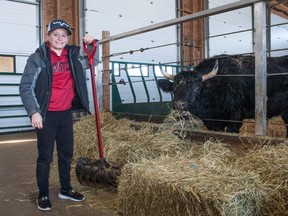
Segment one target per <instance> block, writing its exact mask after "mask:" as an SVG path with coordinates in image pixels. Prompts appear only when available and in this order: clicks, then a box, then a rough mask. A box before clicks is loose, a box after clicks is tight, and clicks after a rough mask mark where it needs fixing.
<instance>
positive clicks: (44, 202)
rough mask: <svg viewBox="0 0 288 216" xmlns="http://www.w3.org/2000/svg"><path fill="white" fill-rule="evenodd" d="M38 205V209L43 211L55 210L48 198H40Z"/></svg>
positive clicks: (37, 201)
mask: <svg viewBox="0 0 288 216" xmlns="http://www.w3.org/2000/svg"><path fill="white" fill-rule="evenodd" d="M36 203H37V207H38V209H39V210H41V211H50V210H52V208H53V207H52V204H51V202H50V199H49V197H48V196H39V197H38V198H37V200H36Z"/></svg>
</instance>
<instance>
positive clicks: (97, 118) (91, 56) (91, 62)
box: [83, 40, 104, 158]
mask: <svg viewBox="0 0 288 216" xmlns="http://www.w3.org/2000/svg"><path fill="white" fill-rule="evenodd" d="M91 44H92V45H93V51H92V52H91V53H89V52H88V50H87V46H86V44H85V43H84V42H83V50H84V52H85V54H86V55H87V57H88V59H89V65H90V73H91V82H92V92H93V101H94V110H95V121H96V128H97V138H98V146H99V156H100V158H104V154H103V142H102V134H101V128H100V113H99V108H98V98H97V88H96V82H95V66H94V55H95V53H96V49H97V45H96V40H93V42H92V43H91Z"/></svg>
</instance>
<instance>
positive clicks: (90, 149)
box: [74, 113, 193, 164]
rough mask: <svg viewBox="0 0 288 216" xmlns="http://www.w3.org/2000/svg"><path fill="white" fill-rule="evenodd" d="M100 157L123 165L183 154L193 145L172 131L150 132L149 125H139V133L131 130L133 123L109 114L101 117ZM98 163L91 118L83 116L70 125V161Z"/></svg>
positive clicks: (94, 130)
mask: <svg viewBox="0 0 288 216" xmlns="http://www.w3.org/2000/svg"><path fill="white" fill-rule="evenodd" d="M100 115H101V116H100V120H101V131H102V138H103V148H104V156H105V158H106V159H107V161H109V163H116V164H125V163H127V162H136V161H137V160H139V158H142V157H145V158H155V157H158V156H159V155H160V154H163V153H165V154H169V155H174V154H176V153H177V152H179V151H180V152H185V151H186V150H187V148H189V146H191V145H193V143H191V142H189V141H186V140H183V139H180V138H179V137H178V136H175V135H174V134H173V133H172V130H167V129H164V128H162V129H161V128H160V129H159V131H158V132H155V131H153V127H152V124H149V123H142V126H141V130H137V129H135V128H133V127H131V123H133V121H131V120H127V119H119V120H116V119H115V118H114V117H113V116H112V114H111V113H101V114H100ZM81 157H86V158H90V159H98V158H99V151H98V141H97V133H96V126H95V117H94V116H93V115H89V116H86V117H84V118H82V119H81V120H80V121H78V122H76V123H75V124H74V159H75V160H77V159H79V158H81Z"/></svg>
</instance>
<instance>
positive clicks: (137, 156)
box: [74, 1, 287, 215]
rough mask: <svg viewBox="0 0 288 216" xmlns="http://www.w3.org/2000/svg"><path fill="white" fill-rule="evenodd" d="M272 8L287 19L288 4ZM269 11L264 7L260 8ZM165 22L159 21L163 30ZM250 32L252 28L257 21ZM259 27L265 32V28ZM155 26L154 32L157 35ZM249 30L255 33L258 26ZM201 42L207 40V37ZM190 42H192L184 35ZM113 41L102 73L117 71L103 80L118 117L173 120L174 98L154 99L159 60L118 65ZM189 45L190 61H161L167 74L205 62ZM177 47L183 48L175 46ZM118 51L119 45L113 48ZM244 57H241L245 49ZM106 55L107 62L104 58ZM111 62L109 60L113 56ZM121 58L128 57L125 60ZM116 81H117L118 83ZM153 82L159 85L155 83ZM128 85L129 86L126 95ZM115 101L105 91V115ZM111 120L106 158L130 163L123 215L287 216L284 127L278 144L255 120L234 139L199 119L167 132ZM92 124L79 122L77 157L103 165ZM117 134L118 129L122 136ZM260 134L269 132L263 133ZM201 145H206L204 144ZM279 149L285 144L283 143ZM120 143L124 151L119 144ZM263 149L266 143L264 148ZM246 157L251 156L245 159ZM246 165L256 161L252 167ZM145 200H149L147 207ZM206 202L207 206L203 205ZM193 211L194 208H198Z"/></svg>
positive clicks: (123, 181)
mask: <svg viewBox="0 0 288 216" xmlns="http://www.w3.org/2000/svg"><path fill="white" fill-rule="evenodd" d="M211 2H213V1H211ZM244 2H246V3H247V4H250V3H251V4H253V2H255V3H257V2H256V1H244ZM227 3H228V2H227ZM221 4H223V3H221ZM239 5H241V6H239ZM243 5H245V3H243ZM243 5H242V3H237V4H236V3H235V4H232V5H221V6H220V8H217V5H216V6H215V7H216V9H215V10H210V11H209V10H207V11H205V12H204V13H203V14H201V13H200V14H198V13H195V12H193V13H192V12H191V11H189V10H182V11H181V12H182V14H183V15H184V14H185V15H188V14H190V15H191V16H190V17H189V16H187V21H186V20H185V19H183V23H180V25H183V26H184V25H186V24H188V23H189V21H188V20H190V18H191V20H192V21H197V20H198V16H199V17H202V16H204V17H205V16H206V15H207V16H208V15H209V13H210V12H212V13H213V11H214V12H215V11H216V13H218V12H219V13H220V11H222V12H224V11H226V10H228V11H229V10H230V9H232V8H233V7H235V8H238V7H242V6H243ZM269 5H271V7H273V8H278V10H277V11H278V12H280V14H283V13H282V12H281V11H282V9H281V8H283V7H285V5H284V4H282V3H279V2H276V1H269ZM218 6H219V5H218ZM262 6H263V5H262ZM262 6H259V5H258V7H262ZM282 6H283V7H282ZM194 7H196V6H194ZM249 8H250V7H249ZM250 9H251V8H250ZM258 9H259V8H258ZM218 10H219V11H218ZM91 11H92V9H91ZM206 12H207V13H206ZM239 13H240V12H239ZM240 14H241V13H240ZM219 15H220V14H219ZM211 18H212V17H211ZM194 19H195V20H194ZM196 19H197V20H196ZM178 21H181V20H177V21H176V22H178ZM213 21H214V22H217V21H219V20H218V19H216V20H213V19H212V21H211V22H213ZM258 21H259V20H258ZM259 22H260V26H261V25H263V23H262V24H261V22H262V21H259ZM199 23H201V22H199ZM199 23H198V24H195V23H194V24H191V25H192V26H195V25H199V26H201V25H200V24H199ZM162 24H163V25H164V24H167V25H170V24H171V23H169V22H167V23H166V22H164V23H162ZM162 24H161V23H160V26H161V25H162ZM228 24H229V23H228ZM188 25H190V24H188ZM210 25H211V24H210ZM251 26H253V24H252V22H251ZM256 26H259V23H258V24H257V25H256ZM278 26H285V22H283V23H281V22H276V23H273V24H271V28H272V29H273V28H279V27H278ZM154 27H155V26H154ZM154 27H153V26H151V30H152V29H153V28H154ZM158 27H159V26H158ZM147 28H148V30H149V29H150V27H147ZM211 28H213V25H211V26H210V31H211V30H212V29H211ZM248 29H249V28H248ZM280 29H281V28H280ZM258 30H259V29H258ZM250 31H251V32H252V27H251V29H250ZM136 32H137V31H136ZM244 32H245V30H244ZM248 32H249V31H248ZM139 34H140V33H139ZM181 34H182V33H181ZM183 34H184V33H183ZM218 34H219V35H218V36H219V37H223V38H227V37H228V36H229V34H228V36H226V35H223V32H218ZM107 35H108V38H105V37H107ZM125 35H126V34H125ZM127 35H129V34H127ZM273 35H275V34H273ZM118 37H122V35H119V36H118ZM200 37H204V35H202V36H200ZM99 38H101V37H99ZM183 38H184V39H185V37H183ZM213 38H214V39H215V38H217V34H216V35H214V37H211V39H210V42H211V43H210V49H211V46H212V48H213V44H216V43H212V40H213ZM106 39H107V40H108V41H109V34H108V33H107V32H106V33H104V34H103V40H102V42H103V43H102V47H103V52H104V51H105V52H106V53H103V70H102V71H103V72H105V71H106V72H107V71H111V69H112V75H111V77H109V79H110V78H111V80H110V81H107V80H106V79H104V80H103V87H104V88H103V90H104V89H105V88H106V90H107V87H109V86H111V87H112V88H113V87H114V90H112V93H111V96H112V97H111V98H112V100H114V102H115V101H117V100H118V104H117V103H113V102H112V107H113V108H112V110H111V111H112V113H114V114H115V115H114V117H115V116H117V115H125V116H129V117H131V116H132V119H133V118H136V117H138V118H139V116H140V117H141V118H145V119H146V120H148V121H149V119H153V118H154V117H157V116H159V117H160V118H161V119H164V118H165V117H166V114H169V112H170V111H171V107H172V106H171V102H170V101H171V99H173V95H164V94H162V93H161V91H158V90H157V89H156V93H154V95H153V96H151V95H150V94H151V91H152V89H154V87H155V79H157V78H158V77H162V75H161V73H160V69H159V65H158V63H157V64H155V62H157V61H155V62H154V63H152V64H150V63H149V64H148V63H147V62H145V63H144V64H143V63H139V64H137V62H134V61H131V62H123V61H119V59H117V60H118V61H115V62H113V61H112V62H111V64H110V62H109V61H107V60H110V59H109V58H111V59H112V57H114V56H111V53H107V50H106V49H109V48H108V47H107V43H106V42H104V41H105V40H106ZM116 39H117V35H116ZM116 39H115V37H114V39H113V36H112V40H111V41H112V42H113V40H116ZM184 39H183V41H182V42H185V43H181V44H180V46H183V49H185V50H186V51H184V52H185V53H186V55H184V57H183V59H180V60H181V65H180V66H179V65H174V64H170V63H169V61H171V62H172V61H173V60H170V59H169V60H168V61H167V59H165V58H162V59H161V62H162V63H163V62H164V67H165V69H166V70H167V71H168V72H170V73H173V74H176V73H177V72H179V71H180V70H182V68H185V69H186V68H187V70H189V69H190V68H191V66H193V65H195V63H193V61H194V59H197V58H199V59H198V60H197V61H199V60H200V58H203V57H204V56H202V57H201V55H198V56H197V57H196V58H195V56H194V58H193V60H191V59H190V56H189V57H187V56H188V54H189V55H191V56H193V54H194V55H195V53H193V52H192V53H191V51H187V50H189V49H191V47H192V48H196V47H200V45H199V44H198V43H197V42H199V41H198V39H197V42H196V41H194V40H193V38H192V39H191V38H188V39H186V40H184ZM280 39H281V37H280ZM117 40H118V39H117ZM120 41H121V40H120ZM228 41H229V40H228ZM232 41H233V40H232ZM236 41H237V40H236ZM275 41H276V40H272V42H273V43H274V42H275ZM234 42H235V41H234ZM225 43H227V42H226V40H225V39H223V43H222V45H223V44H225ZM273 43H272V44H273ZM193 44H194V47H193ZM227 44H228V43H227ZM240 44H241V43H240ZM178 45H179V44H177V45H176V46H178ZM258 45H259V44H258ZM105 46H106V49H105ZM109 46H110V45H109ZM266 46H267V44H266ZM111 47H113V44H112V46H111ZM144 47H145V46H144ZM163 47H165V46H163ZM187 47H188V49H187ZM276 47H277V46H276ZM148 48H149V49H150V50H152V47H149V46H148ZM148 48H147V49H146V50H145V49H143V48H139V51H138V52H139V53H142V51H143V53H145V52H146V51H147V50H149V49H148ZM156 48H157V47H156ZM156 48H155V49H156ZM237 48H242V47H241V45H239V46H237ZM274 48H275V47H274ZM282 48H283V47H280V48H278V49H277V48H276V49H275V50H274V51H272V49H268V50H269V51H270V52H272V54H273V53H278V54H279V53H280V54H281V53H284V54H285V49H282ZM202 49H203V47H202ZM212 50H213V49H212ZM214 50H215V49H214ZM216 50H217V49H216ZM222 51H223V50H222ZM225 51H227V50H225ZM250 51H251V50H249V51H247V53H248V54H250V53H249V52H250ZM258 51H259V50H258ZM262 51H263V47H262ZM262 51H260V52H262ZM240 52H242V49H241V51H240ZM125 53H127V54H128V55H132V56H133V55H134V54H135V53H137V49H135V50H134V49H129V50H128V51H127V52H125ZM131 53H134V54H131ZM164 53H165V52H164ZM208 53H209V52H208ZM116 54H117V55H115V54H113V55H115V56H121V53H116ZM118 54H119V55H118ZM127 54H126V55H127ZM160 54H161V55H159V54H158V56H164V55H163V52H160ZM214 54H217V52H210V53H209V54H207V56H206V55H205V57H211V56H212V55H214ZM229 54H233V53H229ZM255 54H256V53H255ZM281 55H282V54H281ZM105 56H106V58H104V57H105ZM107 56H108V57H109V58H107ZM119 58H120V59H121V57H119ZM140 59H141V57H140ZM180 60H179V59H176V60H174V61H175V62H172V63H176V62H177V63H178V61H180ZM191 61H192V62H191ZM260 62H261V60H260ZM104 64H106V66H104ZM110 65H111V66H110ZM108 66H109V67H108ZM144 68H148V69H144ZM131 70H132V71H133V72H132V74H133V73H135V70H136V75H137V74H138V75H139V74H140V75H141V76H138V77H137V76H133V75H131V74H130V73H129V72H130V71H131ZM260 70H261V69H260ZM145 71H149V76H147V75H146V72H145ZM150 71H151V73H152V74H153V73H154V74H155V75H151V77H150ZM115 72H116V73H115ZM143 72H144V73H143ZM123 73H124V74H125V75H126V76H125V77H124V78H123V77H122V74H123ZM142 73H143V74H142ZM105 75H106V74H105ZM113 76H114V79H115V81H114V80H113ZM103 78H105V77H103ZM106 78H107V77H106ZM122 79H123V80H122ZM139 79H140V80H139ZM150 79H151V80H152V81H150ZM150 82H151V83H153V82H154V84H152V85H150ZM124 83H126V86H124ZM137 83H141V85H142V86H143V88H140V87H139V86H137V85H135V84H137ZM145 83H146V87H145ZM101 85H102V84H101ZM101 85H100V86H101ZM119 86H120V87H119ZM127 86H129V87H130V89H131V90H130V94H127V95H126V97H123V92H124V93H125V89H124V91H123V88H125V87H127ZM121 87H123V88H122V89H120V88H121ZM115 89H116V90H115ZM141 89H142V90H141ZM143 89H144V90H143ZM115 91H116V96H114V95H113V94H115ZM117 91H118V93H117ZM157 93H158V94H157ZM140 94H141V95H140ZM143 95H144V96H143ZM145 95H146V97H145ZM109 96H110V93H107V92H106V91H105V90H104V101H103V106H104V109H107V110H110V102H109V101H107V98H109ZM115 98H116V99H115ZM143 98H144V99H143ZM131 101H132V103H131ZM154 101H160V103H159V104H158V105H157V103H155V104H152V103H153V102H154ZM123 102H124V103H123ZM141 102H142V104H141ZM161 102H162V103H161ZM163 102H164V106H163ZM147 104H148V105H147ZM151 104H152V105H156V106H155V107H156V108H155V107H154V108H151ZM161 104H162V105H161ZM117 106H118V107H117ZM161 106H162V107H161ZM107 107H108V108H107ZM143 107H145V108H143ZM158 108H159V110H160V111H162V113H161V112H160V113H156V114H157V115H154V114H155V113H154V112H155V111H156V110H157V109H158ZM127 110H128V111H127ZM137 110H139V111H140V112H135V111H137ZM147 110H148V112H147ZM163 110H164V111H165V110H166V112H164V113H163ZM105 114H107V113H104V116H101V119H102V120H103V121H104V123H103V125H102V128H103V134H104V137H103V138H104V144H105V154H106V155H107V160H108V161H109V162H112V163H114V162H115V163H116V164H118V163H120V164H122V165H123V167H122V170H123V173H122V175H121V177H120V178H119V188H118V192H117V197H118V198H119V199H118V201H116V203H117V205H118V211H119V212H120V214H123V215H174V214H175V215H179V214H180V215H185V214H186V215H189V214H190V215H197V214H198V215H201V214H204V215H209V214H210V215H219V214H222V215H241V213H243V215H265V214H268V213H269V214H270V215H281V214H284V215H285V214H286V212H287V204H286V203H287V198H285V196H286V197H287V180H286V179H287V171H286V170H287V165H286V164H287V155H285V152H287V148H286V145H285V143H286V139H281V138H280V139H279V138H278V137H280V136H282V135H279V134H278V135H277V133H281V134H283V133H285V129H284V132H279V131H278V129H276V131H277V133H276V137H277V139H273V138H272V139H271V138H270V137H266V136H265V137H262V136H254V133H255V124H254V123H255V120H247V122H249V126H246V127H244V129H243V131H244V132H243V134H242V135H243V136H242V135H241V134H240V135H235V134H228V133H215V132H213V131H207V130H205V128H204V127H202V126H200V129H201V130H199V127H198V124H200V125H201V121H200V120H197V122H194V120H189V121H187V120H186V121H185V122H183V121H177V122H174V121H172V122H171V120H167V127H168V130H167V128H165V129H164V128H163V127H164V126H165V125H166V124H165V123H164V124H160V125H158V124H157V125H156V124H152V125H151V124H148V125H146V124H144V123H142V124H140V125H139V124H138V123H137V122H134V121H132V122H130V121H128V120H127V119H118V118H117V120H116V119H114V117H111V116H109V115H107V116H105ZM129 114H130V115H129ZM141 118H140V120H141ZM180 118H181V117H180ZM130 119H131V118H130ZM86 120H87V121H88V122H89V121H90V123H87V122H86V123H85V121H86ZM157 120H158V119H157ZM173 120H174V117H173ZM265 120H266V118H265ZM105 121H106V122H105ZM191 121H192V122H193V125H196V128H193V126H191ZM245 121H246V120H245ZM265 122H266V121H263V122H261V125H260V128H261V126H262V125H263V124H262V123H264V128H265ZM279 122H280V126H281V127H283V122H282V121H281V120H280V121H279ZM78 123H79V124H78ZM187 123H188V124H187ZM258 123H259V121H258ZM93 124H94V123H93V121H92V122H91V120H89V119H86V117H82V118H81V120H80V121H79V122H76V123H75V129H76V132H75V141H76V143H75V144H76V148H75V159H77V158H78V157H83V156H84V157H89V158H94V159H97V157H98V152H97V148H96V144H95V143H96V140H94V138H93V137H94V135H95V128H93ZM143 124H144V125H143ZM256 124H257V122H256ZM275 125H276V126H277V125H278V123H276V124H275V123H274V124H272V127H274V128H275ZM171 126H172V128H171ZM119 128H120V129H123V131H121V130H119ZM179 128H180V129H179ZM268 128H269V124H268ZM188 129H189V130H188ZM203 129H204V130H203ZM106 130H107V131H106ZM115 131H117V133H116V132H115ZM260 131H262V129H261V130H260ZM274 131H275V130H274ZM79 132H86V133H87V134H81V133H80V134H79ZM256 132H257V130H256ZM262 132H263V131H262ZM106 133H107V135H106ZM118 133H119V134H118ZM247 133H249V134H251V135H252V136H251V137H250V136H247ZM257 133H259V132H257ZM264 133H265V132H264ZM267 133H268V134H269V136H270V134H273V132H272V133H271V132H267ZM175 134H176V136H175ZM260 134H261V132H260ZM271 136H272V135H271ZM179 137H180V139H179ZM283 137H285V135H283ZM183 138H185V139H183ZM210 138H212V140H210ZM83 139H84V140H83ZM109 139H111V140H109ZM199 140H200V142H198V141H199ZM219 140H220V141H219ZM238 143H240V144H238ZM279 143H281V144H280V145H278V144H279ZM282 143H284V145H282ZM79 144H80V145H79ZM115 144H119V145H117V146H115ZM255 144H260V145H259V146H256V147H259V148H255V149H254V146H255ZM262 144H265V146H263V148H262ZM266 144H269V145H266ZM270 144H277V145H270ZM78 145H79V146H78ZM82 145H84V146H82ZM235 146H236V147H235ZM266 146H268V147H266ZM252 147H253V148H252ZM265 147H266V148H265ZM146 148H147V149H146ZM87 149H88V150H87ZM250 149H252V151H250ZM235 153H237V156H236V155H235ZM243 153H244V154H245V156H244V157H243V156H242V154H243ZM238 154H240V155H241V156H242V157H239V156H238ZM252 159H253V160H252ZM247 161H249V163H248V162H247ZM250 161H251V162H250ZM257 162H258V163H257ZM261 162H262V163H261ZM170 163H171V164H170ZM251 164H253V165H255V167H254V166H251ZM263 164H264V165H263ZM187 165H188V166H187ZM275 170H276V171H275ZM168 171H169V172H168ZM139 173H142V175H139ZM155 173H157V175H155ZM219 175H221V177H222V178H219ZM263 176H265V177H267V176H269V177H271V179H270V178H269V179H268V178H265V177H263ZM74 177H75V176H74ZM247 179H248V180H249V181H248V180H247ZM75 180H76V178H75ZM221 180H222V181H221ZM226 181H227V187H226V185H224V183H223V182H226ZM175 182H177V183H175ZM202 182H205V183H206V185H207V186H206V187H205V186H203V185H202ZM263 182H265V184H263ZM131 183H134V184H131ZM214 183H216V185H217V186H219V187H223V188H224V189H225V190H219V188H217V187H214V186H215V184H214ZM191 185H192V186H191ZM237 189H238V190H237ZM241 189H242V190H241ZM87 190H89V189H87V188H85V187H84V189H83V191H87ZM92 191H93V190H92ZM223 191H224V192H225V194H224V193H223ZM224 195H225V197H224ZM226 195H227V196H226ZM229 198H230V199H229ZM143 200H144V202H141V201H143ZM199 200H200V201H201V202H199ZM167 202H168V203H167ZM267 203H268V205H267ZM89 204H90V205H91V206H93V205H94V204H95V201H93V200H92V201H91V202H89ZM98 204H99V203H98ZM143 204H145V205H147V206H148V208H147V206H143ZM191 206H194V208H193V207H191ZM255 206H256V207H255ZM196 207H197V209H196ZM200 210H201V211H200ZM239 212H241V213H239ZM267 212H268V213H267ZM283 212H284V213H283Z"/></svg>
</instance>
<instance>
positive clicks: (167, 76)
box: [159, 62, 174, 80]
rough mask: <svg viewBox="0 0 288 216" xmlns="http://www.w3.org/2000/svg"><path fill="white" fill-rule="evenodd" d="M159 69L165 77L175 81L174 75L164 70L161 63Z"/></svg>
mask: <svg viewBox="0 0 288 216" xmlns="http://www.w3.org/2000/svg"><path fill="white" fill-rule="evenodd" d="M159 68H160V71H161V73H162V74H163V76H164V77H166V78H167V79H169V80H174V75H172V74H169V73H167V72H166V71H164V70H163V68H162V64H161V63H160V62H159Z"/></svg>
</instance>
